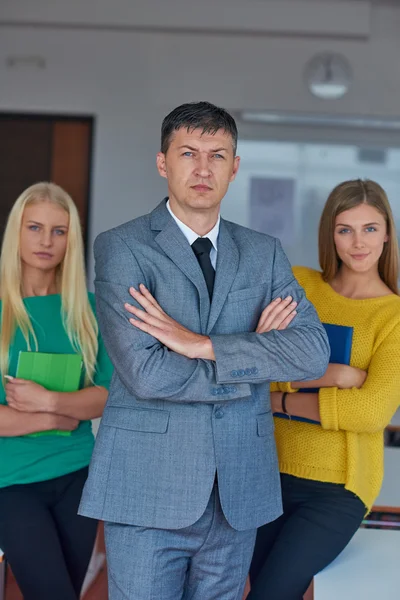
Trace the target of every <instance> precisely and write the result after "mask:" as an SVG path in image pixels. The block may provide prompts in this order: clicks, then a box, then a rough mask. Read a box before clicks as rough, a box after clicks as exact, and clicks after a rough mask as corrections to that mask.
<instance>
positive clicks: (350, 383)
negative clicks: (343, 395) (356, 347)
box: [328, 364, 368, 390]
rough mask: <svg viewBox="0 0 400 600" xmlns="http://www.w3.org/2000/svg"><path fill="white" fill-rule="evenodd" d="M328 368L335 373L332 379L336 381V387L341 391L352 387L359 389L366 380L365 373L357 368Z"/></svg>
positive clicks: (336, 365)
mask: <svg viewBox="0 0 400 600" xmlns="http://www.w3.org/2000/svg"><path fill="white" fill-rule="evenodd" d="M329 367H331V369H333V370H334V371H335V374H334V377H335V379H336V381H337V386H336V387H338V388H340V389H343V390H348V389H350V388H353V387H355V388H360V387H362V386H363V385H364V382H365V380H366V379H367V375H368V373H367V371H363V370H362V369H358V368H357V367H350V366H349V365H339V364H332V365H329ZM329 367H328V369H329Z"/></svg>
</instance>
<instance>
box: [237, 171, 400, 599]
mask: <svg viewBox="0 0 400 600" xmlns="http://www.w3.org/2000/svg"><path fill="white" fill-rule="evenodd" d="M319 259H320V265H321V269H322V272H319V271H315V270H313V269H309V268H306V267H297V268H295V269H294V274H295V276H296V278H297V279H298V281H299V283H300V285H302V286H303V288H304V289H305V292H306V294H307V297H308V299H309V300H310V301H311V302H312V303H313V304H314V306H315V308H316V309H317V312H318V315H319V317H320V319H321V321H322V322H324V323H332V324H336V325H344V326H347V327H352V328H353V338H352V350H351V359H350V366H349V365H339V364H330V365H329V367H328V370H327V372H326V374H325V375H324V376H323V377H322V378H321V379H320V380H317V381H313V382H304V381H303V382H292V383H291V384H275V385H274V386H273V387H272V390H273V391H272V394H271V403H272V410H273V411H274V413H286V419H283V418H275V434H276V442H277V447H278V455H279V465H280V471H281V481H282V496H283V508H284V513H283V515H282V516H281V517H280V518H279V519H277V520H276V521H274V522H273V523H270V524H268V525H265V526H264V527H261V528H260V529H259V532H258V535H257V542H256V547H255V552H254V556H253V562H252V566H251V571H250V578H251V585H252V590H251V592H250V595H249V596H248V600H267V599H268V600H301V599H302V597H303V594H304V593H305V591H306V590H307V588H308V586H309V583H310V581H311V580H312V578H313V576H314V575H315V574H316V573H318V572H319V571H320V570H321V569H323V568H324V567H326V566H327V565H328V564H329V563H330V562H331V561H332V560H334V558H336V556H338V554H339V553H340V552H341V551H342V550H343V548H344V547H345V546H346V545H347V544H348V542H349V541H350V540H351V538H352V537H353V535H354V533H355V532H356V531H357V529H358V527H359V526H360V524H361V521H362V519H363V517H364V515H365V514H366V513H367V512H368V511H369V510H370V509H371V507H372V504H373V502H374V500H375V499H376V497H377V495H378V493H379V490H380V487H381V484H382V478H383V449H384V448H383V432H384V429H385V427H386V425H388V423H389V422H390V420H391V417H392V416H393V414H394V412H395V411H396V409H397V407H398V405H399V397H400V391H399V390H400V368H399V363H400V297H399V291H398V287H397V280H398V275H399V271H398V244H397V238H396V231H395V225H394V220H393V216H392V212H391V209H390V205H389V202H388V199H387V196H386V194H385V192H384V190H383V189H382V188H381V187H380V186H379V185H378V184H377V183H375V182H373V181H369V180H367V181H361V180H355V181H346V182H344V183H342V184H340V185H338V186H337V187H336V188H335V189H334V190H333V191H332V192H331V194H330V196H329V198H328V200H327V202H326V205H325V207H324V210H323V213H322V217H321V221H320V227H319ZM299 388H319V392H315V393H314V392H312V393H308V392H304V393H300V392H297V391H296V389H299ZM274 390H275V391H274ZM278 390H279V391H278ZM288 392H289V393H288ZM294 417H302V418H305V419H308V420H311V421H314V423H310V422H305V421H298V420H296V419H295V418H294ZM315 422H316V423H315Z"/></svg>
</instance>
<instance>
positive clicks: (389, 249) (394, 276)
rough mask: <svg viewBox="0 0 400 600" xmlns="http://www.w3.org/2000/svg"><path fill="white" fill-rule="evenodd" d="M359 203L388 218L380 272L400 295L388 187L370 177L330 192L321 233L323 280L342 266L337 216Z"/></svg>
mask: <svg viewBox="0 0 400 600" xmlns="http://www.w3.org/2000/svg"><path fill="white" fill-rule="evenodd" d="M360 204H368V205H369V206H373V207H374V208H375V209H376V210H377V211H378V212H380V213H381V215H382V216H383V217H384V219H385V222H386V233H387V235H388V241H387V242H385V244H384V247H383V252H382V254H381V256H380V258H379V262H378V272H379V276H380V278H381V279H382V281H383V282H384V283H385V284H386V285H387V286H388V287H389V288H390V289H391V290H392V292H394V293H395V294H397V295H398V294H399V289H398V276H399V247H398V243H397V236H396V226H395V223H394V219H393V214H392V209H391V208H390V204H389V200H388V197H387V195H386V192H385V190H384V189H383V188H382V187H381V186H380V185H379V184H378V183H376V182H375V181H371V180H370V179H365V180H362V179H354V180H350V181H344V182H343V183H340V184H339V185H337V186H336V187H335V188H334V189H333V190H332V192H331V193H330V194H329V197H328V200H327V201H326V204H325V206H324V210H323V211H322V215H321V220H320V223H319V234H318V249H319V264H320V266H321V269H322V277H323V279H324V281H328V282H329V281H332V280H333V279H334V277H335V275H336V274H337V272H338V270H339V267H340V259H339V256H338V253H337V251H336V246H335V241H334V232H335V223H336V217H337V216H338V215H340V213H342V212H344V211H345V210H350V209H351V208H354V207H355V206H359V205H360Z"/></svg>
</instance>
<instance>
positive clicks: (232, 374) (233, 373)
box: [231, 371, 239, 377]
mask: <svg viewBox="0 0 400 600" xmlns="http://www.w3.org/2000/svg"><path fill="white" fill-rule="evenodd" d="M238 375H239V373H238V372H237V371H231V377H237V376H238Z"/></svg>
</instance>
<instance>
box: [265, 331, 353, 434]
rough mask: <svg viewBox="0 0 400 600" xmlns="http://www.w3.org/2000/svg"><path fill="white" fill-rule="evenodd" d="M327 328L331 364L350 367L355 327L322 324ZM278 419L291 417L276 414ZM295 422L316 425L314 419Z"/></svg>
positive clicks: (315, 389)
mask: <svg viewBox="0 0 400 600" xmlns="http://www.w3.org/2000/svg"><path fill="white" fill-rule="evenodd" d="M322 325H323V326H324V327H325V331H326V333H327V336H328V341H329V346H330V349H331V353H330V357H329V362H330V363H337V364H341V365H349V364H350V357H351V347H352V343H353V327H347V326H345V325H334V324H333V323H322ZM299 392H301V393H303V394H304V393H315V392H318V388H302V389H301V390H299ZM275 416H276V417H282V418H283V419H289V417H288V416H287V415H285V414H283V413H275ZM292 419H293V420H294V421H302V422H304V423H316V424H318V425H319V422H318V421H313V420H312V419H304V418H303V417H292Z"/></svg>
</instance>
